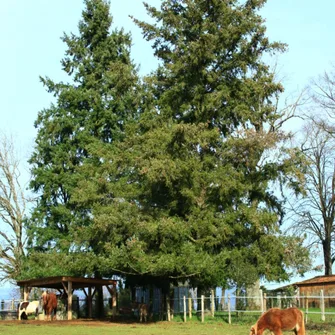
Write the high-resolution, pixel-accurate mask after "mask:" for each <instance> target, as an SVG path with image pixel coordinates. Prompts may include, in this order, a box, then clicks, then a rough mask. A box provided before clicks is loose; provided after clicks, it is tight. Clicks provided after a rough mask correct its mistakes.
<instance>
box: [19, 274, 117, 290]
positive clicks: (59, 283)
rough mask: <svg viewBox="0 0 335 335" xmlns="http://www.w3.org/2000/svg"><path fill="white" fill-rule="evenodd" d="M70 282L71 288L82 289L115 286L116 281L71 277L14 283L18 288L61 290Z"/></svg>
mask: <svg viewBox="0 0 335 335" xmlns="http://www.w3.org/2000/svg"><path fill="white" fill-rule="evenodd" d="M68 282H72V288H73V289H74V290H76V289H82V288H87V287H96V286H108V285H116V283H117V281H116V280H111V279H96V278H86V277H71V276H57V277H45V278H36V279H27V280H18V281H17V282H16V283H17V285H18V286H20V287H24V286H28V287H40V288H53V289H63V287H64V286H63V285H64V284H65V283H68Z"/></svg>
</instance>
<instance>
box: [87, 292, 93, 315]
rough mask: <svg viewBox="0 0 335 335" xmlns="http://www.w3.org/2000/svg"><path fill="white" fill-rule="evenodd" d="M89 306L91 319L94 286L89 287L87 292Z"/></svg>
mask: <svg viewBox="0 0 335 335" xmlns="http://www.w3.org/2000/svg"><path fill="white" fill-rule="evenodd" d="M87 307H88V317H89V319H91V318H92V287H91V286H89V287H88V293H87Z"/></svg>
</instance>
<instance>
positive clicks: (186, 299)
mask: <svg viewBox="0 0 335 335" xmlns="http://www.w3.org/2000/svg"><path fill="white" fill-rule="evenodd" d="M130 300H131V299H129V301H124V300H123V301H121V300H120V299H118V303H117V317H118V318H119V319H120V320H122V319H126V318H128V319H133V320H138V317H139V313H138V310H137V309H136V308H133V307H132V303H131V301H130ZM20 301H22V300H18V299H10V300H5V299H1V297H0V319H16V318H17V306H18V304H19V303H20ZM140 302H142V303H146V304H147V305H148V306H149V309H150V316H149V319H150V320H152V321H157V320H168V321H172V320H177V321H183V322H189V321H191V320H199V321H200V322H204V321H205V320H208V319H217V320H220V321H223V322H227V323H229V324H231V323H241V322H253V321H254V320H257V319H258V318H259V317H260V316H261V314H262V313H264V312H265V311H266V310H268V309H269V308H273V307H277V308H288V307H298V308H300V309H301V310H302V311H304V315H305V321H306V323H308V322H320V321H322V322H323V321H327V322H335V295H334V296H324V295H323V291H322V290H321V292H320V295H318V296H297V295H295V296H285V295H276V296H271V295H266V294H263V292H262V291H260V292H259V295H258V296H245V295H243V296H238V295H230V294H228V295H226V296H224V297H219V296H214V295H210V296H204V295H202V296H200V297H194V296H191V295H190V294H189V295H184V296H182V297H176V298H172V299H164V298H163V297H162V296H158V297H155V296H154V297H153V298H151V299H150V300H149V299H148V300H147V301H143V297H142V301H140ZM103 305H104V311H103V314H104V317H107V318H109V317H110V318H112V316H113V314H112V302H111V299H104V300H103ZM87 307H88V303H87V299H85V298H84V299H83V298H80V297H74V299H73V301H72V311H73V318H89V315H88V308H87ZM92 307H93V308H92V317H93V318H97V317H98V312H97V311H98V301H97V299H93V306H92ZM39 313H40V314H43V310H42V308H41V307H40V310H39ZM100 317H101V316H100ZM57 319H59V320H64V319H65V320H66V319H67V304H66V303H64V301H61V300H60V301H59V302H58V311H57Z"/></svg>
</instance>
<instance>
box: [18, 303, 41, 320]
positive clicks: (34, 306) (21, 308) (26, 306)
mask: <svg viewBox="0 0 335 335" xmlns="http://www.w3.org/2000/svg"><path fill="white" fill-rule="evenodd" d="M39 306H40V302H39V301H37V300H35V301H22V302H20V303H19V304H18V306H17V315H18V318H19V320H22V319H24V320H27V319H28V315H29V314H35V318H37V315H38V310H39Z"/></svg>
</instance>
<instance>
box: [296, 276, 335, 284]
mask: <svg viewBox="0 0 335 335" xmlns="http://www.w3.org/2000/svg"><path fill="white" fill-rule="evenodd" d="M327 284H335V276H334V275H331V276H316V277H314V278H311V279H307V280H304V281H300V282H297V283H294V285H297V286H313V285H327Z"/></svg>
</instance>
